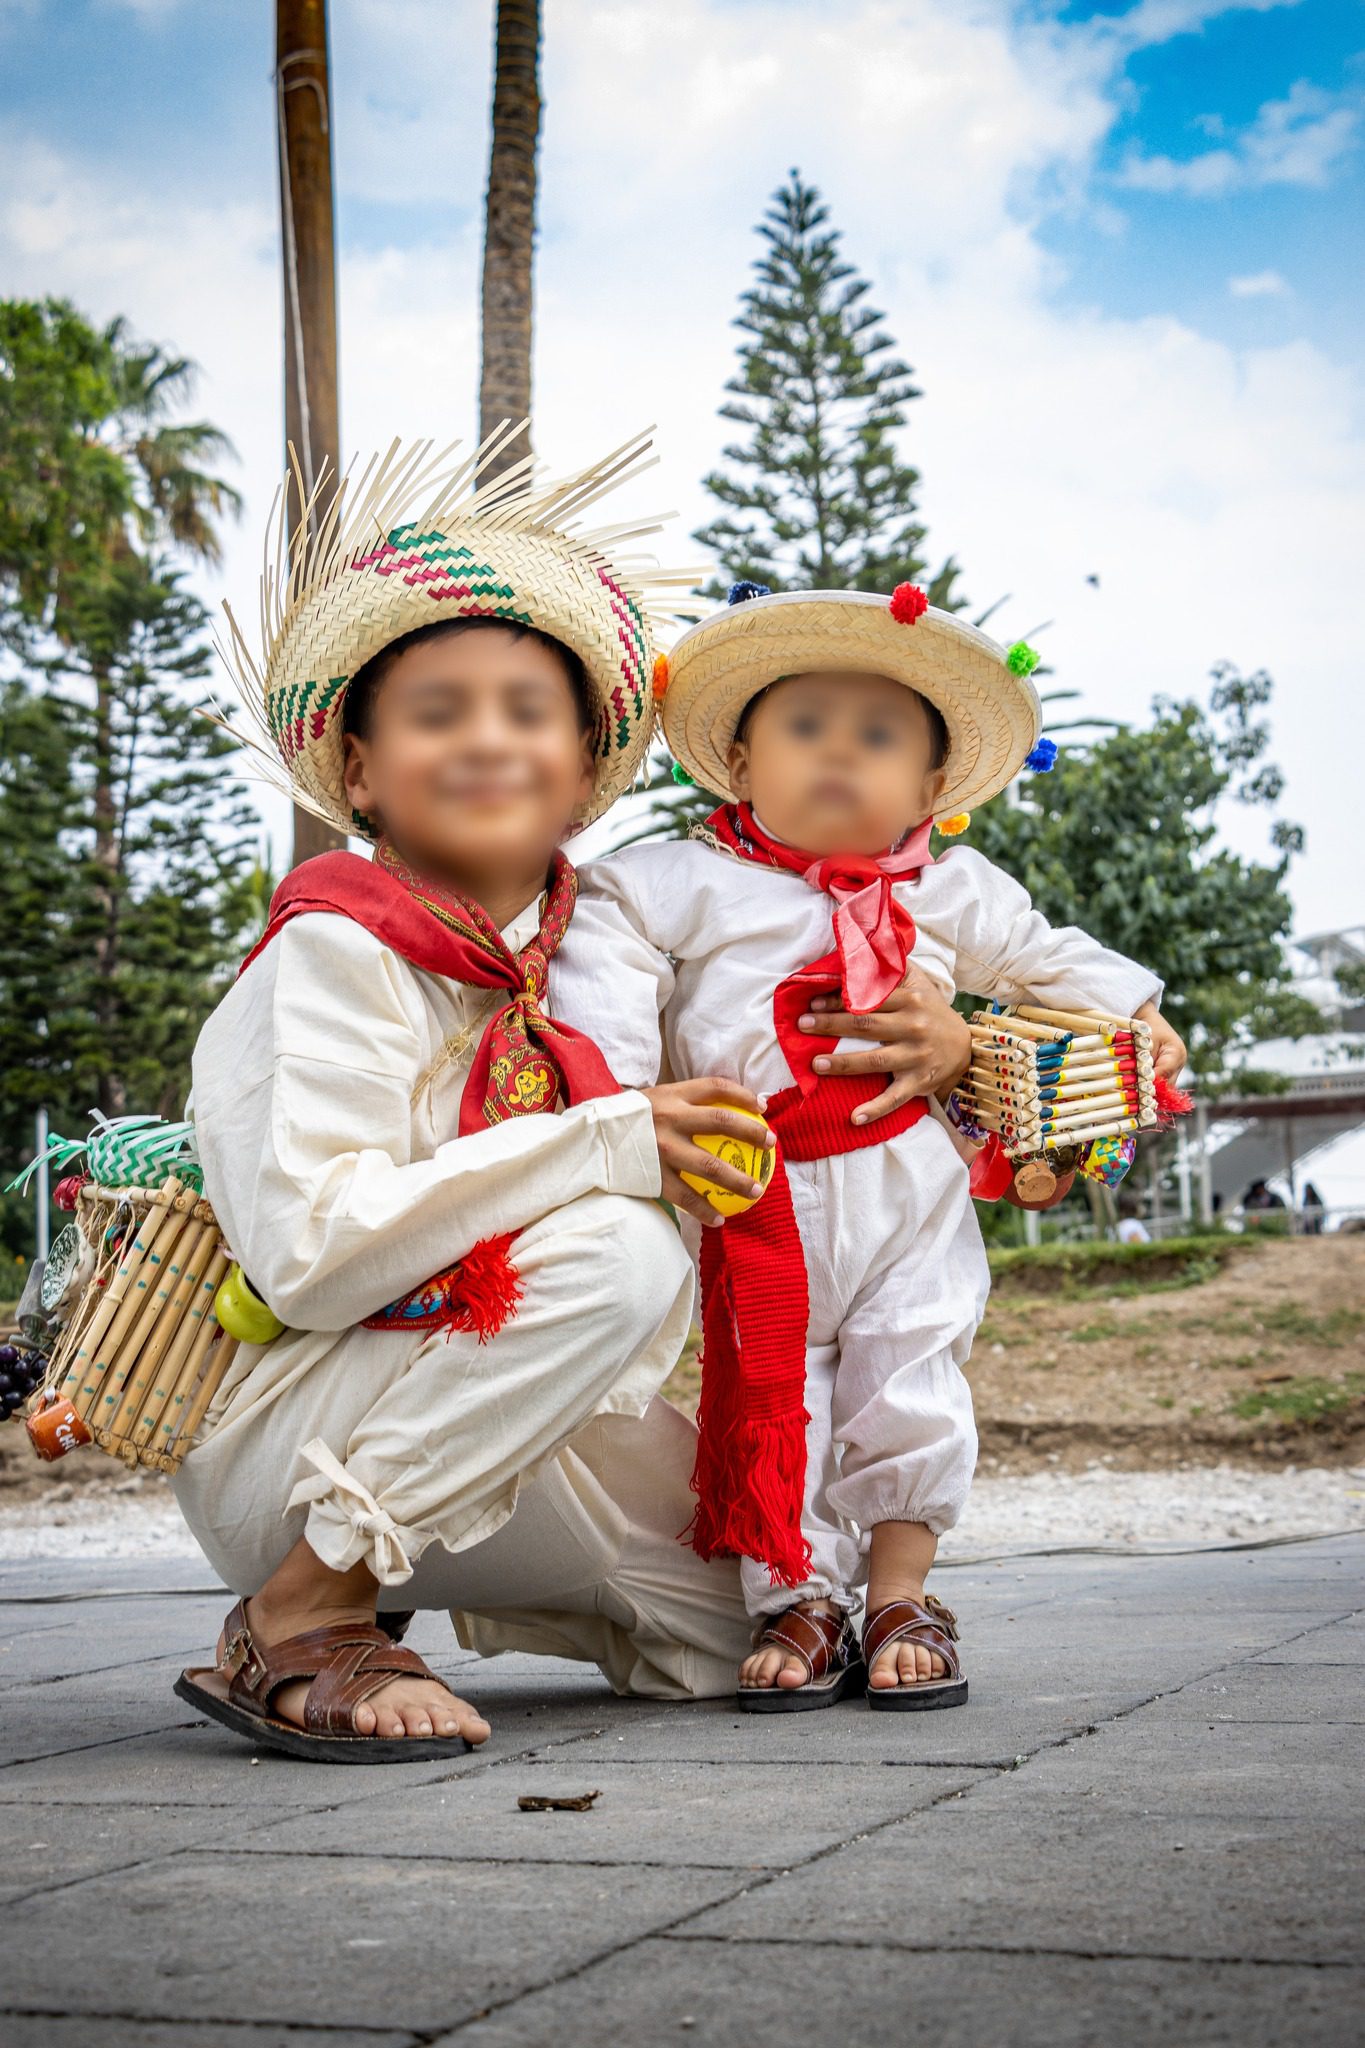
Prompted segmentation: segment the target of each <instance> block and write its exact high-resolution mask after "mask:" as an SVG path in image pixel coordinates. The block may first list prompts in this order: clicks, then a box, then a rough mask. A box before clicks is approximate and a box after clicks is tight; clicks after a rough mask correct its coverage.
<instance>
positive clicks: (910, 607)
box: [888, 583, 929, 626]
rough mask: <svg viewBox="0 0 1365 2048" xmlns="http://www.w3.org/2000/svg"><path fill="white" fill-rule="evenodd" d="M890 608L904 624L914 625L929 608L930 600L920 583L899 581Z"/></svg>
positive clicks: (899, 621) (899, 622) (892, 614)
mask: <svg viewBox="0 0 1365 2048" xmlns="http://www.w3.org/2000/svg"><path fill="white" fill-rule="evenodd" d="M888 609H889V611H890V613H891V616H892V618H893V619H895V620H896V621H897V623H898V624H899V625H902V626H913V625H914V623H915V620H916V619H918V618H921V617H923V615H924V613H925V612H927V611H928V609H929V600H928V598H927V597H926V596H925V595H924V592H923V591H922V590H921V589H920V587H919V585H918V583H898V584H897V585H896V587H895V589H894V590H893V591H892V593H891V599H890V604H889V606H888Z"/></svg>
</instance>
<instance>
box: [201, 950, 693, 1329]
mask: <svg viewBox="0 0 1365 2048" xmlns="http://www.w3.org/2000/svg"><path fill="white" fill-rule="evenodd" d="M272 954H273V955H274V959H273V961H272V959H271V955H272ZM250 971H251V973H252V974H262V973H266V972H272V973H273V974H274V977H275V981H274V1000H273V1004H272V1005H271V1006H270V1010H269V1013H268V1015H265V1016H262V1014H261V1012H260V1011H259V1010H257V1011H255V1012H248V1011H246V1010H245V1009H244V1008H243V1006H242V1005H241V1004H240V1003H234V1001H233V998H232V997H231V996H230V997H229V998H228V1000H227V1002H226V1003H225V1004H224V1005H223V1006H222V1007H221V1008H220V1009H219V1010H218V1011H217V1012H216V1013H215V1015H214V1017H212V1018H211V1019H210V1020H209V1023H208V1024H207V1025H206V1026H205V1029H204V1032H203V1033H202V1035H201V1037H200V1041H199V1045H198V1047H197V1049H196V1052H195V1062H194V1096H195V1118H196V1130H197V1133H198V1139H199V1146H200V1153H201V1157H202V1159H203V1162H204V1172H205V1183H206V1189H207V1193H208V1195H209V1198H210V1199H211V1200H212V1202H213V1203H214V1206H215V1208H216V1209H217V1210H218V1213H219V1218H220V1221H221V1222H222V1223H223V1225H224V1229H225V1231H226V1234H227V1236H228V1239H229V1242H230V1243H231V1245H232V1248H233V1251H234V1253H235V1254H236V1255H237V1257H238V1258H239V1259H240V1260H241V1262H242V1264H243V1266H244V1267H245V1269H246V1271H247V1272H248V1273H249V1274H250V1276H251V1280H252V1283H253V1285H254V1286H255V1287H256V1288H257V1289H258V1291H259V1292H260V1294H261V1295H262V1296H263V1298H264V1299H265V1300H266V1301H268V1302H269V1304H270V1306H271V1307H272V1308H273V1309H274V1310H275V1312H276V1314H277V1315H279V1316H280V1317H281V1319H282V1320H283V1321H284V1322H286V1323H288V1324H290V1325H292V1326H293V1327H294V1328H296V1329H315V1330H343V1329H346V1328H349V1327H350V1326H351V1325H352V1324H354V1323H358V1322H360V1321H362V1320H363V1319H364V1318H365V1317H366V1316H368V1315H372V1314H374V1313H375V1312H376V1311H377V1310H379V1309H381V1308H383V1307H385V1306H386V1305H387V1304H388V1303H389V1302H391V1301H394V1300H396V1299H398V1298H399V1297H400V1296H401V1295H403V1294H405V1293H407V1292H408V1291H409V1290H410V1289H411V1288H413V1287H416V1286H419V1285H420V1284H421V1282H422V1281H424V1280H427V1279H429V1278H430V1277H431V1275H432V1274H434V1273H438V1272H441V1271H442V1270H444V1269H445V1268H446V1267H448V1266H450V1265H451V1264H452V1263H453V1262H454V1261H455V1260H457V1259H459V1258H461V1257H463V1255H464V1254H465V1253H466V1252H467V1251H469V1250H470V1248H471V1247H472V1246H473V1245H474V1244H476V1243H477V1242H478V1241H479V1240H480V1239H481V1238H485V1237H493V1236H498V1235H500V1234H501V1233H503V1232H505V1231H515V1230H518V1229H521V1228H523V1227H524V1226H525V1225H526V1224H528V1223H530V1222H532V1221H533V1220H534V1219H535V1218H537V1217H540V1216H543V1215H545V1214H546V1212H547V1211H549V1210H552V1209H556V1208H559V1207H561V1206H562V1205H563V1204H564V1203H566V1202H570V1201H573V1200H575V1199H576V1198H577V1197H578V1196H580V1195H583V1194H587V1193H590V1192H592V1191H594V1190H602V1191H604V1192H607V1193H613V1194H624V1195H639V1196H653V1195H657V1194H658V1193H659V1191H660V1186H661V1177H660V1169H659V1150H658V1144H657V1142H656V1138H655V1130H654V1119H653V1114H652V1111H651V1106H650V1104H649V1102H648V1101H647V1100H646V1099H645V1097H644V1096H643V1095H641V1094H639V1093H638V1092H635V1091H630V1092H627V1093H624V1094H621V1095H615V1096H605V1097H602V1098H600V1099H599V1100H596V1101H592V1102H585V1103H580V1104H579V1105H577V1106H576V1107H575V1108H572V1109H569V1110H566V1111H565V1112H564V1113H563V1114H562V1115H559V1116H522V1117H512V1118H509V1119H508V1120H506V1121H505V1122H502V1123H498V1124H494V1125H491V1126H490V1127H489V1128H488V1129H487V1130H482V1131H478V1132H476V1133H474V1134H473V1135H471V1136H469V1137H464V1138H461V1137H455V1138H452V1139H450V1140H448V1141H447V1142H446V1143H445V1144H442V1145H440V1146H438V1147H437V1150H436V1153H435V1156H434V1157H432V1158H430V1159H418V1160H414V1159H412V1158H411V1157H410V1134H411V1116H412V1093H413V1089H414V1087H415V1086H416V1085H417V1084H418V1082H419V1080H420V1078H421V1072H422V1068H423V1066H424V1063H425V1045H424V1041H423V1039H422V1037H421V1035H420V1033H419V1028H418V1026H419V1017H418V1015H416V1014H414V1011H413V995H414V991H413V988H412V986H411V983H410V978H409V976H408V972H407V970H406V969H405V968H404V967H403V966H402V964H401V962H399V961H397V960H396V958H395V956H394V955H393V954H392V953H390V952H389V951H388V950H387V949H386V948H385V947H383V946H382V945H381V944H380V942H379V941H378V940H377V939H375V938H373V937H372V936H371V935H370V934H369V933H368V932H366V931H364V930H363V929H362V928H361V927H360V926H359V925H356V924H352V923H351V922H350V921H349V920H348V919H346V918H341V917H330V916H315V917H300V918H296V919H295V921H294V922H293V923H292V924H291V925H289V926H288V927H287V928H286V929H285V930H284V931H283V932H281V933H280V935H279V937H278V938H276V939H275V940H274V941H273V943H272V945H271V948H270V951H269V952H268V953H267V954H266V955H265V956H264V957H263V958H262V960H261V961H260V962H259V963H258V964H257V965H256V966H255V967H253V968H252V969H251V970H250ZM243 992H245V984H243ZM244 1020H245V1021H246V1022H247V1023H251V1024H254V1025H255V1026H256V1027H257V1028H258V1037H257V1039H256V1041H255V1042H252V1043H244V1042H243V1031H244Z"/></svg>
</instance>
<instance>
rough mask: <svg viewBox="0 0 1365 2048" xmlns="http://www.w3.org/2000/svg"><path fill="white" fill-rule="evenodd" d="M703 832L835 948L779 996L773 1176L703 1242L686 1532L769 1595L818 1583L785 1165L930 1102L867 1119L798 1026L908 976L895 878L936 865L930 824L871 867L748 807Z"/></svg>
mask: <svg viewBox="0 0 1365 2048" xmlns="http://www.w3.org/2000/svg"><path fill="white" fill-rule="evenodd" d="M706 827H707V831H708V833H709V834H710V835H711V836H712V837H713V838H714V839H715V840H716V841H717V842H718V843H719V844H720V845H721V846H723V847H725V848H726V849H727V850H728V851H729V852H731V853H733V854H735V855H737V856H738V857H739V858H740V859H741V860H748V861H754V862H757V863H759V864H760V865H762V866H765V867H771V868H781V869H784V870H785V871H786V872H787V873H789V874H793V875H800V876H801V877H802V878H803V879H804V880H805V881H807V882H808V883H809V884H810V886H811V887H812V888H813V889H820V890H824V891H825V892H826V893H828V894H829V895H830V896H832V897H833V898H834V903H835V909H834V935H835V945H834V949H833V951H831V952H829V953H826V954H823V955H822V956H821V958H820V959H818V960H813V961H812V962H811V963H810V965H809V966H807V967H802V968H798V970H797V971H796V973H795V974H790V975H788V976H787V978H786V979H785V980H784V981H783V982H782V983H781V984H780V985H779V986H778V988H777V990H776V991H775V993H774V996H773V1022H774V1025H775V1027H776V1031H777V1038H778V1043H779V1044H780V1045H781V1047H782V1051H783V1053H784V1054H785V1056H786V1060H787V1064H788V1065H789V1066H790V1068H791V1070H792V1072H793V1074H794V1075H795V1076H796V1086H795V1087H793V1088H784V1089H783V1090H782V1091H781V1092H780V1093H779V1094H777V1095H772V1096H770V1097H769V1098H768V1103H767V1108H766V1112H765V1113H766V1115H767V1119H768V1122H769V1123H770V1124H771V1125H772V1127H773V1129H774V1130H775V1131H776V1132H777V1136H778V1152H777V1160H776V1163H775V1165H774V1168H773V1175H772V1179H771V1181H770V1182H769V1184H768V1189H767V1192H766V1193H765V1195H764V1197H763V1199H762V1201H761V1202H758V1203H756V1204H755V1206H754V1207H753V1208H752V1209H748V1210H746V1211H744V1212H743V1213H742V1214H741V1215H738V1216H732V1217H730V1218H729V1220H728V1221H727V1222H726V1225H725V1227H724V1229H723V1230H705V1231H703V1232H702V1244H701V1277H702V1300H703V1338H704V1342H703V1347H702V1388H701V1405H700V1410H699V1413H698V1417H697V1427H698V1430H699V1432H700V1435H699V1441H698V1446H697V1464H696V1470H695V1472H694V1474H693V1478H692V1486H693V1490H694V1491H695V1493H696V1495H697V1511H696V1514H695V1516H694V1517H693V1521H692V1524H691V1528H690V1531H689V1534H690V1537H691V1541H692V1544H693V1546H694V1548H695V1549H696V1550H697V1551H698V1552H699V1553H700V1554H701V1556H702V1557H716V1556H740V1557H752V1558H756V1559H758V1560H760V1561H761V1562H762V1563H764V1564H766V1565H767V1567H768V1571H769V1574H770V1576H771V1578H772V1581H773V1584H774V1585H781V1586H799V1585H801V1584H802V1583H803V1582H804V1581H805V1580H806V1579H807V1578H808V1577H809V1576H810V1549H809V1546H808V1545H807V1543H806V1541H805V1538H804V1537H803V1536H802V1534H801V1510H802V1506H803V1504H804V1499H805V1476H806V1434H805V1432H806V1423H807V1421H808V1419H809V1418H808V1417H807V1414H806V1408H805V1387H806V1325H807V1322H808V1320H809V1313H810V1311H809V1290H808V1286H807V1277H806V1264H805V1258H804V1255H803V1253H802V1249H801V1238H800V1234H799V1232H798V1230H797V1227H796V1215H795V1211H794V1210H793V1208H792V1198H791V1189H790V1187H789V1185H788V1182H787V1176H786V1170H785V1167H784V1165H783V1156H784V1154H785V1155H786V1157H788V1158H792V1159H827V1158H830V1157H832V1156H833V1155H834V1154H836V1153H841V1152H854V1151H859V1150H861V1149H862V1147H863V1146H865V1145H880V1144H883V1143H885V1141H886V1140H887V1139H888V1138H894V1137H897V1136H899V1134H900V1133H901V1132H902V1131H907V1130H909V1129H910V1127H911V1125H912V1124H916V1123H918V1122H919V1120H920V1118H921V1117H922V1116H923V1115H924V1113H925V1111H926V1109H927V1107H928V1105H927V1103H926V1102H925V1101H924V1100H923V1099H922V1098H917V1099H916V1100H915V1101H913V1102H908V1103H906V1104H905V1105H904V1106H903V1107H902V1108H901V1109H899V1110H895V1111H893V1112H892V1113H891V1114H890V1115H889V1116H884V1117H881V1118H879V1119H878V1121H877V1122H875V1123H871V1124H855V1123H853V1122H851V1117H852V1114H853V1111H854V1110H855V1109H856V1108H858V1106H859V1105H860V1104H861V1103H864V1102H868V1101H870V1100H871V1099H872V1097H873V1096H874V1095H878V1094H880V1093H881V1082H880V1080H879V1078H878V1077H877V1076H876V1075H875V1074H846V1075H826V1076H823V1077H822V1076H821V1075H818V1074H816V1073H815V1072H814V1071H813V1069H812V1066H811V1062H812V1060H813V1059H814V1058H815V1056H816V1054H817V1053H825V1052H832V1051H833V1050H834V1048H835V1046H836V1045H837V1044H838V1040H837V1039H836V1038H827V1037H817V1036H814V1035H809V1036H808V1035H807V1034H806V1033H804V1032H802V1031H800V1030H798V1028H797V1022H796V1020H797V1018H798V1017H800V1016H802V1015H804V1014H805V1012H806V1011H807V1010H808V1009H809V1007H810V1002H811V998H812V997H813V996H817V995H831V994H833V995H839V996H840V997H841V998H842V1000H843V1002H844V1004H845V1007H846V1008H848V1009H849V1010H850V1011H863V1012H866V1011H869V1010H875V1009H876V1008H877V1007H878V1006H879V1005H880V1004H881V1003H882V1002H883V1001H884V1000H885V999H886V997H887V996H888V995H889V994H890V993H891V991H892V990H893V989H894V988H897V987H898V986H899V985H900V983H901V982H902V981H903V980H904V978H905V970H906V965H907V962H908V960H909V956H910V952H911V949H912V948H913V946H914V943H915V926H914V920H913V919H912V918H911V916H910V914H909V912H908V911H907V910H905V909H904V908H903V907H902V906H901V905H900V904H899V903H897V902H896V900H895V898H894V896H893V895H892V893H891V887H892V883H893V882H896V881H912V880H913V879H914V877H915V876H916V875H917V874H918V873H919V872H920V869H921V868H923V867H925V866H927V865H928V861H929V854H928V844H929V829H930V828H929V826H928V825H924V826H922V827H921V828H920V829H919V830H918V831H917V832H915V833H913V834H912V835H911V837H910V839H909V840H908V841H907V843H906V844H905V846H904V847H902V848H901V849H900V850H899V851H898V852H894V853H890V854H885V855H881V856H879V857H877V858H875V859H868V858H865V857H863V856H860V855H854V856H850V857H836V856H826V857H823V858H817V857H816V856H813V855H811V854H808V853H802V852H800V851H798V850H797V849H796V848H795V847H791V846H784V845H783V844H782V843H781V841H780V840H775V839H772V838H770V837H769V835H768V834H767V833H766V832H764V831H763V829H762V827H761V826H759V825H758V824H756V823H755V820H754V815H753V812H752V811H751V810H750V809H749V807H748V805H747V804H739V805H735V804H726V805H723V806H722V808H721V809H720V810H718V811H713V812H712V814H711V816H710V817H709V818H708V819H707V821H706Z"/></svg>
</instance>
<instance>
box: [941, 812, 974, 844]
mask: <svg viewBox="0 0 1365 2048" xmlns="http://www.w3.org/2000/svg"><path fill="white" fill-rule="evenodd" d="M971 822H972V814H971V812H970V811H956V812H954V814H953V816H952V817H951V818H940V819H939V821H938V829H939V831H940V832H941V833H942V834H943V836H944V838H945V839H956V838H957V835H958V833H959V832H965V831H966V829H967V827H968V826H969V825H970V824H971Z"/></svg>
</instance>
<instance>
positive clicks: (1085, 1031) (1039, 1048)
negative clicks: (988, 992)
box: [958, 1004, 1157, 1159]
mask: <svg viewBox="0 0 1365 2048" xmlns="http://www.w3.org/2000/svg"><path fill="white" fill-rule="evenodd" d="M971 1033H972V1059H971V1065H970V1067H969V1068H968V1070H967V1074H966V1078H965V1079H964V1080H963V1081H962V1082H961V1083H960V1084H959V1089H958V1093H959V1096H960V1098H961V1100H962V1103H963V1106H964V1108H965V1109H966V1111H967V1113H968V1115H969V1116H970V1117H971V1118H972V1120H973V1122H975V1123H976V1124H978V1125H980V1126H981V1128H982V1129H984V1130H987V1131H995V1132H996V1133H997V1134H998V1135H999V1138H1000V1142H1001V1144H1002V1145H1003V1147H1004V1149H1005V1151H1006V1152H1007V1153H1008V1154H1009V1156H1010V1158H1011V1159H1039V1158H1043V1157H1044V1156H1045V1155H1046V1154H1048V1153H1053V1154H1056V1153H1060V1152H1069V1151H1070V1150H1071V1149H1072V1148H1079V1147H1081V1146H1083V1145H1088V1144H1090V1143H1091V1142H1092V1140H1094V1139H1096V1138H1115V1137H1123V1136H1126V1135H1127V1134H1128V1133H1129V1132H1134V1133H1135V1132H1138V1131H1149V1130H1155V1128H1156V1125H1157V1109H1156V1089H1155V1077H1154V1070H1153V1063H1152V1033H1151V1029H1150V1027H1149V1026H1148V1025H1146V1024H1143V1023H1140V1022H1139V1021H1138V1019H1137V1018H1135V1017H1108V1016H1104V1015H1102V1014H1100V1013H1098V1012H1090V1011H1086V1012H1081V1011H1074V1010H1041V1009H1033V1008H1031V1007H1029V1006H1028V1005H1026V1004H1020V1005H1019V1006H1018V1007H1017V1008H1013V1009H1007V1010H1003V1011H991V1010H977V1011H976V1012H975V1013H974V1015H973V1016H972V1019H971Z"/></svg>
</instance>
